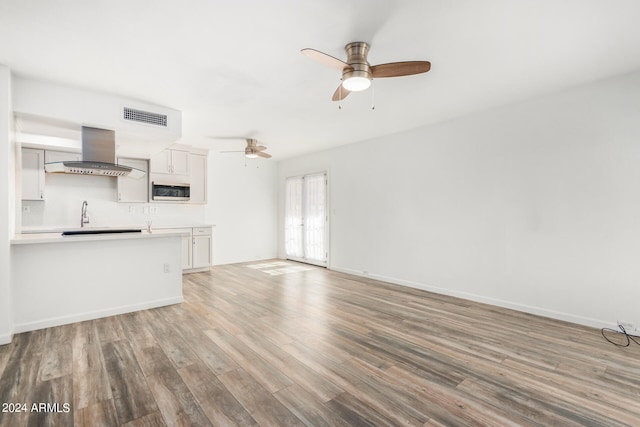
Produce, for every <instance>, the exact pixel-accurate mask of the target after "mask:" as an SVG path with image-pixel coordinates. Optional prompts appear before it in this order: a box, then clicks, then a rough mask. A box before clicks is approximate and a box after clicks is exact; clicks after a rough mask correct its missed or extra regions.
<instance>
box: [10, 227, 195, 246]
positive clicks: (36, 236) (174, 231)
mask: <svg viewBox="0 0 640 427" xmlns="http://www.w3.org/2000/svg"><path fill="white" fill-rule="evenodd" d="M105 228H108V227H100V229H105ZM111 228H115V227H111ZM121 228H131V227H121ZM66 230H69V229H66ZM78 230H79V229H78ZM85 230H90V229H85ZM188 235H189V232H187V231H181V230H180V229H179V227H172V228H171V229H152V231H151V233H149V232H148V231H146V230H143V231H142V232H140V233H113V234H109V233H106V234H78V235H71V236H63V235H62V230H61V231H57V232H50V233H23V234H16V235H15V236H14V238H13V239H11V244H12V245H25V244H42V243H74V242H87V241H107V240H127V239H153V238H161V237H171V236H188Z"/></svg>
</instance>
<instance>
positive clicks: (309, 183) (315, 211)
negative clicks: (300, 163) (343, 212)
mask: <svg viewBox="0 0 640 427" xmlns="http://www.w3.org/2000/svg"><path fill="white" fill-rule="evenodd" d="M325 188H326V185H325V175H324V173H320V174H315V175H306V176H305V177H304V192H303V194H304V200H303V202H304V210H303V211H304V255H305V258H307V259H309V260H313V261H321V262H324V261H326V254H325V245H324V240H325V223H326V216H327V213H326V209H325V206H326V200H325Z"/></svg>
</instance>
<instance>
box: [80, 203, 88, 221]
mask: <svg viewBox="0 0 640 427" xmlns="http://www.w3.org/2000/svg"><path fill="white" fill-rule="evenodd" d="M87 206H89V204H88V203H87V201H86V200H85V201H84V202H82V213H81V214H80V227H84V225H85V224H89V217H88V216H87Z"/></svg>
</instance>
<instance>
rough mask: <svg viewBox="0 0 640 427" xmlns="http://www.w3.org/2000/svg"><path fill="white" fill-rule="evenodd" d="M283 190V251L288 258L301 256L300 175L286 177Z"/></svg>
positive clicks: (302, 254) (302, 251)
mask: <svg viewBox="0 0 640 427" xmlns="http://www.w3.org/2000/svg"><path fill="white" fill-rule="evenodd" d="M285 191H286V194H285V214H284V242H285V252H286V254H287V257H288V258H289V257H293V258H302V257H303V256H304V250H303V244H302V177H299V178H287V182H286V186H285Z"/></svg>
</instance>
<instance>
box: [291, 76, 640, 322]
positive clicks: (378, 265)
mask: <svg viewBox="0 0 640 427" xmlns="http://www.w3.org/2000/svg"><path fill="white" fill-rule="evenodd" d="M639 89H640V73H635V74H631V75H626V76H622V77H619V78H616V79H611V80H607V81H603V82H598V83H595V84H591V85H587V86H582V87H578V88H575V89H573V90H569V91H566V92H563V93H560V94H555V95H550V96H546V97H542V98H539V99H535V100H530V101H528V102H523V103H520V104H517V105H511V106H508V107H504V108H500V109H495V110H491V111H486V112H483V113H478V114H474V115H471V116H469V117H465V118H460V119H457V120H452V121H449V122H446V123H441V124H438V125H434V126H429V127H424V128H421V129H416V130H413V131H410V132H405V133H402V134H398V135H392V136H387V137H382V138H377V139H373V140H370V141H366V142H362V143H357V144H352V145H348V146H344V147H341V148H337V149H333V150H329V151H326V152H322V153H318V154H314V155H309V156H305V157H301V158H296V159H291V160H286V161H283V162H281V163H280V165H279V173H278V175H279V176H278V183H279V184H278V185H279V187H280V188H281V189H282V186H283V182H284V178H285V177H287V176H291V175H296V174H299V173H303V172H315V171H318V170H323V169H325V170H328V171H329V180H330V182H329V187H330V192H331V196H330V203H331V253H330V267H331V268H333V269H336V270H342V271H346V272H351V273H355V274H364V273H363V272H365V271H366V272H368V274H369V275H371V276H373V277H377V278H382V279H384V280H388V281H391V282H396V283H400V284H405V285H409V286H414V287H419V288H423V289H428V290H434V291H436V292H441V293H445V294H451V295H457V296H461V297H464V298H469V299H473V300H478V301H484V302H489V303H492V304H497V305H501V306H507V307H512V308H516V309H520V310H523V311H527V312H533V313H538V314H543V315H546V316H549V317H555V318H560V319H565V320H570V321H574V322H578V323H582V324H587V325H593V326H604V325H607V326H611V325H612V324H615V321H616V320H625V321H632V322H635V323H636V324H638V323H639V322H640V311H639V310H638V308H637V302H638V301H640V285H639V283H640V262H638V257H639V256H640V196H639V195H640V167H638V165H640V143H639V141H640V120H638V117H640V115H639V113H640V98H639V97H638V93H640V91H639ZM383 107H384V106H379V108H383ZM371 114H372V120H375V111H372V113H371ZM278 206H279V207H280V206H283V201H282V191H280V201H279V205H278ZM279 212H280V214H279V222H278V224H279V233H278V235H279V236H282V235H283V232H282V226H281V224H282V223H283V218H282V211H281V210H280V211H279ZM279 254H280V256H284V250H283V243H282V239H280V241H279Z"/></svg>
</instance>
